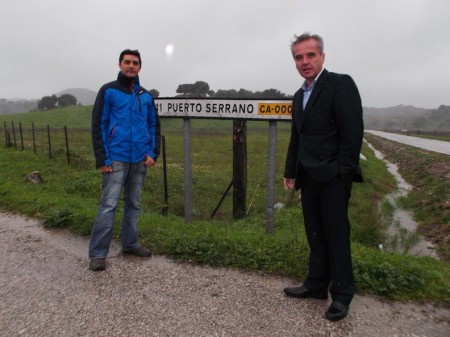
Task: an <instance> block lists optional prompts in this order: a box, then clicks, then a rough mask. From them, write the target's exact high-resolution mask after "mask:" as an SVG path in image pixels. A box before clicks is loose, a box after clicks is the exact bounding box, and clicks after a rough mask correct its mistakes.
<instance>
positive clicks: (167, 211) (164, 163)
mask: <svg viewBox="0 0 450 337" xmlns="http://www.w3.org/2000/svg"><path fill="white" fill-rule="evenodd" d="M161 138H162V141H161V143H162V144H161V145H162V157H163V176H164V206H163V208H162V211H161V214H162V215H164V216H166V215H167V214H168V213H169V201H168V199H169V196H168V191H167V165H166V137H165V136H162V137H161Z"/></svg>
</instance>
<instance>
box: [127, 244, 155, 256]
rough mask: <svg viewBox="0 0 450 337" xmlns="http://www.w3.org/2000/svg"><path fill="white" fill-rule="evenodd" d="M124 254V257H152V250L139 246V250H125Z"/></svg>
mask: <svg viewBox="0 0 450 337" xmlns="http://www.w3.org/2000/svg"><path fill="white" fill-rule="evenodd" d="M122 253H123V254H124V255H134V256H139V257H150V256H152V252H151V251H150V249H148V248H145V247H144V246H139V248H136V249H132V250H123V251H122Z"/></svg>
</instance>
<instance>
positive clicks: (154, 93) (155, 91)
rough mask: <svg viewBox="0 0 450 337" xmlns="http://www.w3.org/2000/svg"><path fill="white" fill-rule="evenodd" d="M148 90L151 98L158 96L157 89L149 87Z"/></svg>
mask: <svg viewBox="0 0 450 337" xmlns="http://www.w3.org/2000/svg"><path fill="white" fill-rule="evenodd" d="M149 92H150V93H151V94H152V96H153V98H158V97H159V91H158V90H156V89H151V90H149Z"/></svg>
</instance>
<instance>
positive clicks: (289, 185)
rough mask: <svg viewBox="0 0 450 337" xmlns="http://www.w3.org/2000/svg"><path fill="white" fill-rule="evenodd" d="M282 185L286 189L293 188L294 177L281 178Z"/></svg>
mask: <svg viewBox="0 0 450 337" xmlns="http://www.w3.org/2000/svg"><path fill="white" fill-rule="evenodd" d="M283 186H284V189H285V190H286V191H287V190H293V189H294V186H295V179H294V178H283Z"/></svg>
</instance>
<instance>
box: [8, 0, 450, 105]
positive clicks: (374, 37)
mask: <svg viewBox="0 0 450 337" xmlns="http://www.w3.org/2000/svg"><path fill="white" fill-rule="evenodd" d="M449 13H450V1H449V0H315V1H304V0H278V1H274V0H227V1H223V0H220V1H219V0H158V1H156V0H121V1H119V0H64V1H61V0H39V1H37V0H36V1H35V0H0V41H1V52H0V58H1V59H0V67H1V69H0V73H1V77H0V98H8V99H11V98H41V97H42V96H46V95H51V94H53V93H57V92H59V91H62V90H64V89H68V88H87V89H91V90H95V91H97V90H98V89H99V87H100V86H101V85H102V84H104V83H106V82H109V81H111V80H113V79H115V78H116V76H117V73H118V71H119V68H118V56H119V53H120V51H122V50H123V49H126V48H131V49H139V51H140V52H141V55H142V63H143V67H142V70H141V73H140V78H141V84H142V85H143V86H144V87H146V88H147V89H153V88H155V89H158V90H159V92H160V94H161V96H172V95H174V94H175V91H176V89H177V87H178V85H179V84H183V83H194V82H195V81H205V82H207V83H208V84H209V86H210V88H211V89H212V90H215V91H216V90H218V89H236V90H239V89H240V88H244V89H247V90H251V91H261V90H265V89H270V88H274V89H278V90H280V91H281V92H284V93H286V94H293V93H294V92H295V91H296V90H297V89H298V88H299V87H300V85H301V83H302V78H301V77H300V75H299V74H298V73H297V70H296V69H295V66H294V62H293V60H292V56H291V54H290V49H289V46H290V42H291V41H292V39H293V37H294V34H301V33H303V32H305V31H309V32H311V33H317V34H319V35H321V36H322V37H323V38H324V40H325V55H326V58H325V67H326V68H327V69H328V70H330V71H334V72H340V73H347V74H350V75H351V76H352V77H353V79H354V80H355V82H356V84H357V85H358V87H359V90H360V93H361V96H362V99H363V105H364V106H367V107H388V106H394V105H399V104H405V105H414V106H416V107H424V108H437V107H438V106H439V105H441V104H444V105H450V66H449V61H450V38H449V35H448V34H449V33H448V31H449V28H450V20H449ZM168 45H172V46H173V52H172V53H167V49H168V48H167V46H168Z"/></svg>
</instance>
